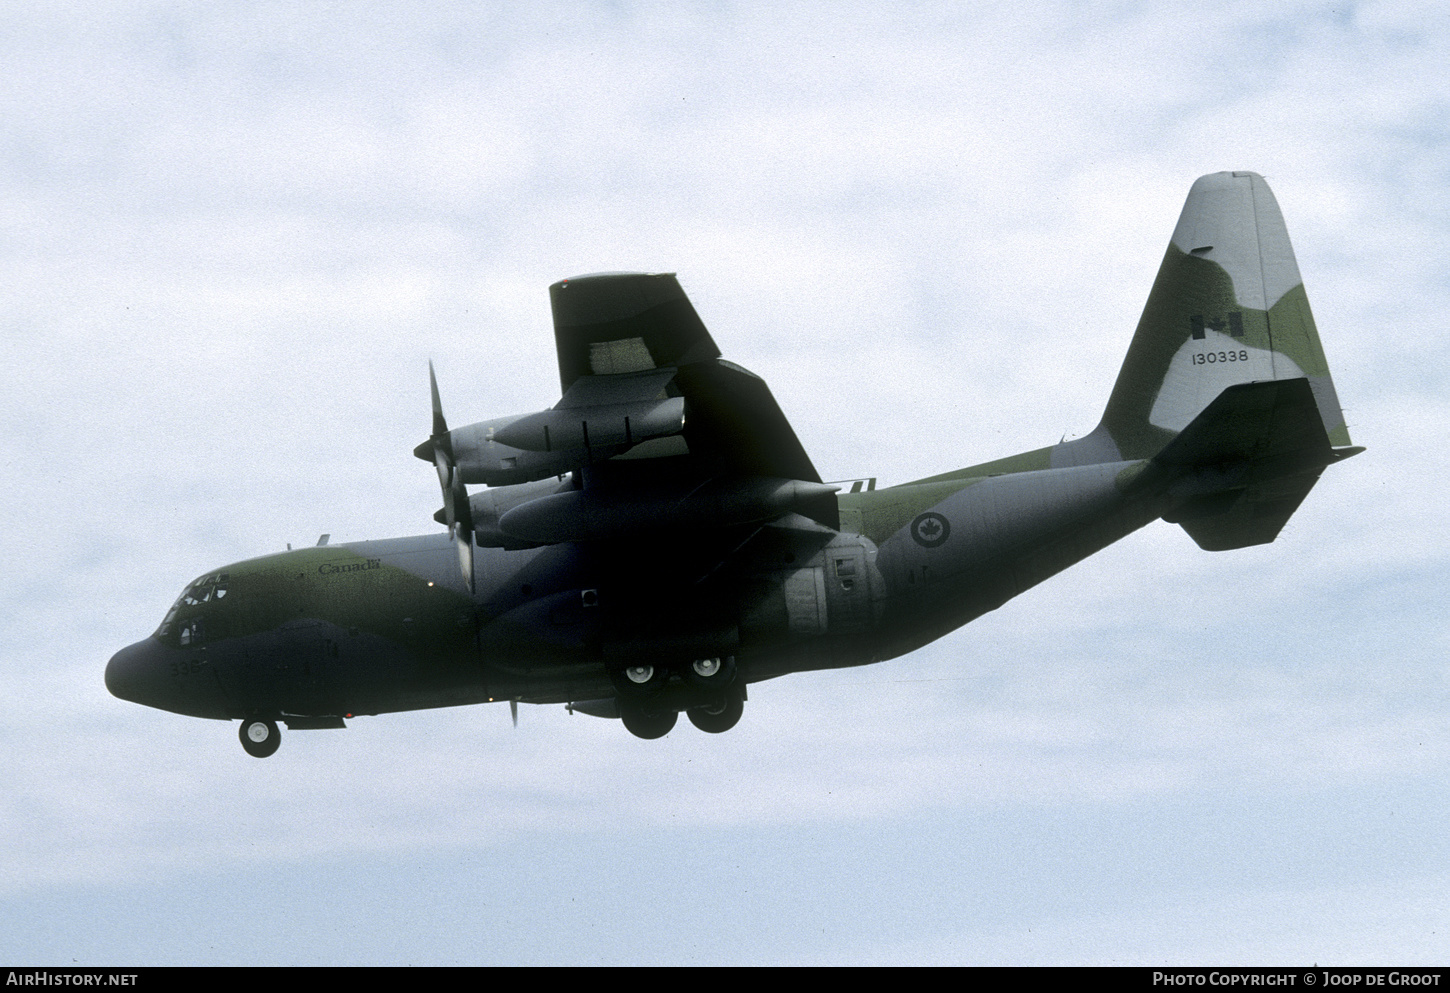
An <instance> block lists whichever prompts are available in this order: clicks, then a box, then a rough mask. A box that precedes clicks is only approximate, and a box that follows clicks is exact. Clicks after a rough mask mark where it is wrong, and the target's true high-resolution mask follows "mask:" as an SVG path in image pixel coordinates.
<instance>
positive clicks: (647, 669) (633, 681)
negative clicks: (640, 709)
mask: <svg viewBox="0 0 1450 993" xmlns="http://www.w3.org/2000/svg"><path fill="white" fill-rule="evenodd" d="M610 676H611V678H612V679H613V680H614V688H615V689H616V690H617V691H618V692H619V695H620V696H621V697H626V696H628V697H632V698H634V699H636V700H638V699H641V698H643V697H649V696H653V695H654V694H656V693H658V692H659V691H660V690H661V689H663V688H664V685H665V684H666V683H668V682H669V681H670V671H669V670H668V669H666V668H665V667H664V666H662V665H651V664H650V663H648V662H645V663H641V664H638V665H630V666H625V667H624V668H623V669H616V670H615V671H614V672H612V673H610Z"/></svg>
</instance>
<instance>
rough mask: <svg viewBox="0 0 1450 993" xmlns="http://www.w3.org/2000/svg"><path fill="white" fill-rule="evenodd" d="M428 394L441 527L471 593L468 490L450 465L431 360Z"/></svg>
mask: <svg viewBox="0 0 1450 993" xmlns="http://www.w3.org/2000/svg"><path fill="white" fill-rule="evenodd" d="M428 392H429V393H430V394H431V395H432V400H433V435H432V437H430V438H429V439H428V440H429V443H430V445H431V447H432V449H433V467H434V468H435V469H436V470H437V471H438V488H439V489H441V490H442V491H443V523H445V524H447V525H448V534H449V536H450V537H451V538H452V539H453V541H454V544H456V545H457V546H458V568H459V570H460V571H461V572H462V573H463V581H464V582H465V583H467V584H468V589H469V592H473V588H474V587H473V511H472V508H471V507H470V506H469V503H468V487H467V486H465V485H464V484H463V475H462V473H460V472H459V471H458V466H457V464H455V463H454V461H453V443H452V440H451V439H450V437H449V435H448V421H447V419H446V418H445V417H444V416H443V401H442V399H441V398H440V397H439V396H438V374H437V373H436V372H434V371H433V360H432V359H429V360H428Z"/></svg>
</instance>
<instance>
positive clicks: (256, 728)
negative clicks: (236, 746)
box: [237, 717, 282, 759]
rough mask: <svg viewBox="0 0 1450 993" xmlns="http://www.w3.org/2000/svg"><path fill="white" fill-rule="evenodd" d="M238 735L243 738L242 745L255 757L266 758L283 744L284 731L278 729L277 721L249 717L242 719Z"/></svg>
mask: <svg viewBox="0 0 1450 993" xmlns="http://www.w3.org/2000/svg"><path fill="white" fill-rule="evenodd" d="M237 736H238V737H239V738H241V739H242V747H243V748H245V749H246V750H247V754H248V755H250V756H252V757H253V758H259V759H264V758H266V757H267V756H268V755H271V754H272V753H273V752H275V751H276V750H277V746H279V745H281V744H282V732H281V731H278V730H277V722H276V721H269V720H265V719H263V718H261V717H248V718H247V719H246V720H244V721H242V727H241V730H240V731H239V732H238V735H237Z"/></svg>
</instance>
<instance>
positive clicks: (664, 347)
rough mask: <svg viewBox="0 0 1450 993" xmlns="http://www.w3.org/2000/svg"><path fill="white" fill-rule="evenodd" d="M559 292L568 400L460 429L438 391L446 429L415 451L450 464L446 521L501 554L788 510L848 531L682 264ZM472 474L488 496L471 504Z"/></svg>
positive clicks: (439, 423) (831, 494) (745, 522)
mask: <svg viewBox="0 0 1450 993" xmlns="http://www.w3.org/2000/svg"><path fill="white" fill-rule="evenodd" d="M549 296H550V301H551V303H552V305H553V312H554V336H555V339H556V342H557V345H558V353H559V382H560V386H561V388H562V389H563V396H562V397H561V398H560V400H559V402H558V403H556V404H554V406H553V407H551V408H549V409H548V410H544V411H540V412H539V413H536V414H529V415H525V416H523V417H508V418H500V419H498V420H495V421H486V422H483V423H480V424H472V425H469V426H468V427H465V428H459V429H456V430H453V431H448V430H447V428H446V424H445V422H444V421H443V420H442V414H441V412H440V411H439V408H438V403H437V400H436V396H435V401H434V405H435V422H434V423H435V429H434V435H433V438H432V439H430V441H428V442H425V443H424V444H423V445H420V446H419V447H418V449H417V451H416V454H417V455H418V456H419V457H420V458H424V459H430V460H434V461H435V462H438V463H439V465H440V470H439V471H440V477H439V478H440V481H441V482H443V485H444V496H445V507H444V509H443V510H442V511H440V512H439V515H440V516H439V518H438V519H439V520H442V521H444V522H445V523H448V524H449V526H450V528H451V527H453V525H454V523H455V522H464V523H466V524H467V525H468V526H469V527H470V528H471V529H472V530H473V532H474V535H475V537H476V539H477V541H478V543H479V544H480V545H491V546H494V547H503V548H514V547H529V546H537V545H546V544H558V543H562V542H569V541H595V540H609V539H614V538H627V537H628V538H633V537H638V536H642V535H650V534H653V535H668V534H670V533H671V532H680V531H690V532H694V533H697V534H698V533H701V532H710V531H718V530H720V529H728V528H734V527H744V526H758V525H760V524H763V523H766V522H768V521H772V520H776V519H778V518H781V517H783V516H785V515H787V514H800V515H802V516H804V517H807V518H810V519H812V520H815V521H818V522H820V523H822V524H826V525H828V526H830V527H832V528H835V527H838V526H839V523H840V520H839V512H838V510H837V505H836V497H835V492H836V488H835V487H832V486H827V485H825V484H823V483H822V482H821V477H820V474H819V473H817V472H816V469H815V466H813V465H812V464H811V460H810V458H809V456H807V455H806V452H805V449H804V448H803V447H802V446H801V443H800V440H799V439H798V438H797V437H796V434H795V432H794V431H793V430H792V429H791V426H790V423H789V422H788V421H787V420H786V418H785V415H784V414H783V413H781V410H780V407H779V405H777V404H776V402H775V398H774V397H773V396H771V393H770V389H769V388H768V387H767V386H766V385H765V381H764V380H762V379H761V378H760V377H759V376H756V375H755V374H754V373H752V372H750V371H749V370H746V369H743V368H741V367H740V366H738V365H735V364H734V363H732V362H727V361H726V360H725V359H723V358H721V357H720V349H719V348H718V347H716V345H715V342H714V340H713V339H712V338H711V337H710V333H709V331H707V330H706V329H705V325H704V324H703V323H702V322H701V321H700V318H699V315H698V314H696V313H695V308H694V307H693V306H692V305H691V304H690V301H689V299H688V298H687V297H686V296H685V293H684V291H683V290H682V289H680V284H679V281H678V280H677V279H676V278H675V276H674V275H673V274H672V273H664V274H659V275H651V274H643V273H608V274H602V275H594V276H581V277H578V278H574V279H565V280H561V281H560V282H558V283H555V284H554V285H553V286H551V287H550V288H549ZM464 483H486V484H488V486H489V487H490V489H489V490H487V491H483V492H479V493H474V494H472V495H471V496H469V497H467V498H466V500H467V504H466V506H467V511H466V512H461V511H460V510H459V509H458V508H460V507H463V506H465V504H464V499H465V498H464V497H463V495H462V493H461V492H460V491H461V490H462V487H463V484H464ZM450 487H452V489H450ZM450 495H451V498H452V502H451V504H450V503H449V502H448V500H449V498H450ZM450 506H451V507H453V508H454V509H453V510H452V511H450V509H449V507H450ZM460 554H462V553H460Z"/></svg>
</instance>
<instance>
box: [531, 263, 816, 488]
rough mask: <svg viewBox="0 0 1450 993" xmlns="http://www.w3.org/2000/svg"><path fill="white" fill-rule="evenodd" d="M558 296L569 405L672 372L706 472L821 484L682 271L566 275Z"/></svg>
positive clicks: (674, 391) (761, 384)
mask: <svg viewBox="0 0 1450 993" xmlns="http://www.w3.org/2000/svg"><path fill="white" fill-rule="evenodd" d="M549 300H550V303H551V304H552V306H553V311H554V339H555V342H556V344H557V347H558V351H559V382H560V384H561V386H562V387H563V389H564V400H563V401H561V405H564V404H568V403H569V400H570V397H571V395H572V394H577V393H579V392H581V391H588V392H590V393H605V392H608V391H611V390H625V389H627V387H626V386H624V385H623V384H624V383H628V382H630V381H631V380H634V379H637V378H643V377H645V376H646V374H653V375H655V376H658V375H659V374H660V371H661V370H672V371H673V373H674V375H673V376H672V377H661V378H662V380H663V382H664V384H665V385H664V387H663V388H664V389H665V390H666V392H667V393H668V394H670V395H674V396H679V397H682V398H683V399H684V401H685V407H686V411H687V414H686V421H685V429H684V431H683V433H682V437H683V440H684V442H685V444H686V445H687V446H688V448H689V455H690V456H691V457H692V459H694V460H696V463H697V466H696V467H697V468H699V469H706V470H707V471H713V472H715V473H717V474H718V473H735V474H742V475H753V476H766V477H774V478H780V479H798V480H803V481H806V482H812V483H819V482H820V481H821V477H820V475H819V473H817V472H816V469H815V466H813V465H812V464H811V460H810V457H809V456H807V455H806V452H805V449H804V448H802V447H801V443H800V441H799V440H798V439H797V438H796V435H795V432H794V431H793V430H792V429H791V426H790V423H789V422H788V421H787V420H786V419H785V415H784V414H783V413H781V410H780V407H779V406H778V405H777V404H776V402H775V398H774V397H773V396H771V393H770V389H769V387H767V386H766V385H765V381H764V380H762V379H761V378H760V377H759V376H756V375H755V374H754V373H752V372H750V371H749V370H747V369H743V368H741V367H740V366H738V365H735V364H734V363H733V362H728V361H726V360H724V359H722V358H721V357H720V349H719V348H718V347H716V345H715V341H714V339H712V338H711V337H710V332H709V331H707V330H706V329H705V325H704V324H703V323H702V322H701V320H700V317H699V315H698V314H696V313H695V308H694V307H693V306H692V305H691V303H690V300H689V298H688V297H686V296H685V292H684V290H682V289H681V288H680V283H679V280H677V279H676V278H675V276H674V274H673V273H661V274H658V275H650V274H644V273H608V274H603V275H597V276H581V277H578V278H575V279H565V280H561V281H560V282H557V283H555V284H554V285H553V286H551V287H549ZM654 381H655V380H653V379H651V380H650V382H651V383H653V382H654ZM657 447H659V448H661V449H663V448H664V446H662V445H661V446H657Z"/></svg>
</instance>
